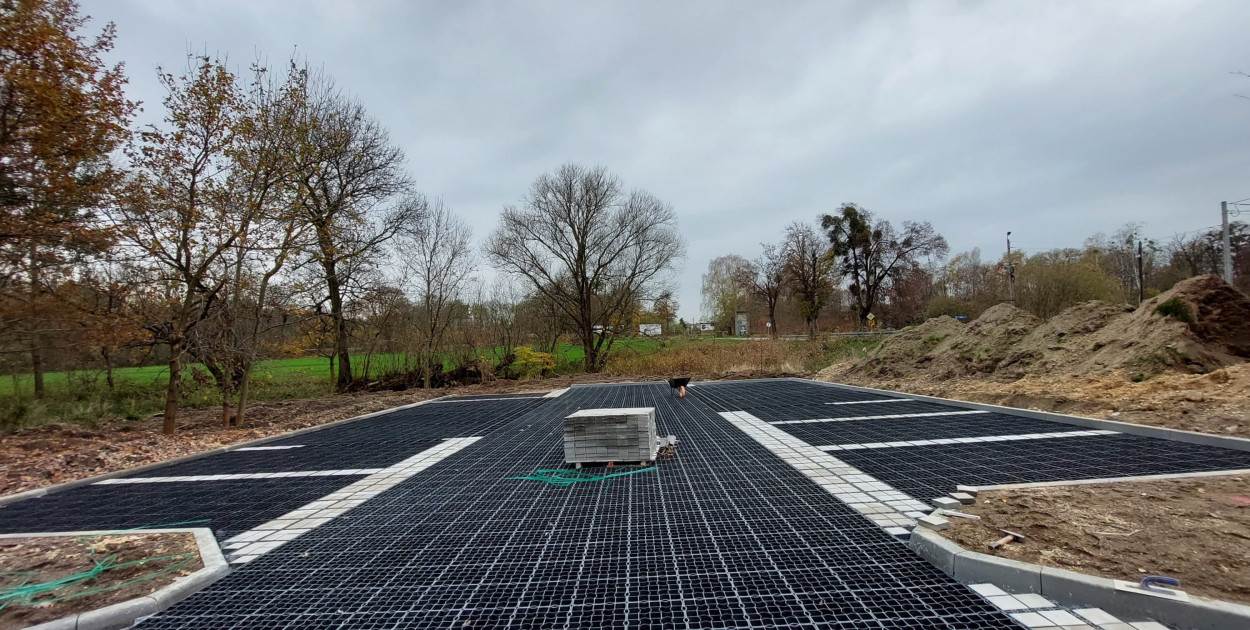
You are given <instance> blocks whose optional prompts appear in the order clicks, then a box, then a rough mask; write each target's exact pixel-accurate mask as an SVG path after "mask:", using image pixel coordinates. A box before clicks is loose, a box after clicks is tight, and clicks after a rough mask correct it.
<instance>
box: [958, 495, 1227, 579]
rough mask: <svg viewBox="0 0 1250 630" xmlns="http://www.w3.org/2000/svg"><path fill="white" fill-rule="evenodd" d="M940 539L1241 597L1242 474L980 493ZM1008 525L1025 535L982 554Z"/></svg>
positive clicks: (1036, 561) (1037, 560) (1054, 563)
mask: <svg viewBox="0 0 1250 630" xmlns="http://www.w3.org/2000/svg"><path fill="white" fill-rule="evenodd" d="M961 511H963V512H967V513H970V514H976V515H978V516H980V517H981V520H979V521H973V520H968V519H962V518H954V517H952V518H950V519H949V520H950V522H951V527H950V529H947V530H945V531H943V532H942V534H943V535H944V536H946V537H947V538H950V539H951V540H953V541H955V542H957V543H959V544H960V545H962V546H963V547H964V548H966V549H970V550H972V551H978V552H981V553H992V554H994V555H997V556H1001V557H1004V558H1010V559H1012V560H1020V561H1023V562H1031V563H1034V564H1042V565H1046V566H1051V567H1057V568H1061V569H1068V570H1071V571H1077V572H1079V573H1088V574H1093V575H1099V576H1102V577H1106V578H1113V579H1118V580H1127V581H1130V582H1136V581H1138V580H1140V579H1141V578H1142V576H1144V575H1147V574H1150V575H1167V576H1170V577H1174V578H1177V579H1179V580H1180V582H1181V589H1183V590H1185V591H1186V592H1188V593H1190V594H1191V595H1203V596H1206V597H1213V598H1216V599H1222V600H1227V601H1233V602H1239V603H1243V604H1250V476H1247V475H1241V476H1230V477H1202V478H1195V479H1177V480H1171V481H1151V482H1138V483H1115V484H1092V485H1073V486H1059V487H1051V488H1032V489H1027V490H1000V491H995V492H987V493H983V494H981V495H980V496H978V497H977V502H976V504H975V505H968V506H965V507H964V509H962V510H961ZM1003 529H1008V530H1011V531H1014V532H1019V533H1021V534H1024V535H1025V542H1024V543H1021V544H1009V545H1005V546H1003V547H1000V548H998V549H997V550H994V551H991V550H990V549H988V548H987V546H986V545H987V543H989V542H990V541H992V540H996V539H998V538H1000V537H1001V536H1002V534H1000V533H999V531H1000V530H1003Z"/></svg>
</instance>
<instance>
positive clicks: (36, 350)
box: [30, 336, 43, 398]
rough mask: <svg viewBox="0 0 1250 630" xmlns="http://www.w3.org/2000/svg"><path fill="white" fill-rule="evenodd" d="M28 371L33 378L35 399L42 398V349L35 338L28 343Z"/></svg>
mask: <svg viewBox="0 0 1250 630" xmlns="http://www.w3.org/2000/svg"><path fill="white" fill-rule="evenodd" d="M30 369H31V371H32V372H33V373H34V377H35V398H43V348H40V347H39V340H38V338H37V336H36V337H32V338H31V341H30Z"/></svg>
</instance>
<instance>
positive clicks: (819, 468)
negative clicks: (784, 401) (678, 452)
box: [720, 411, 931, 530]
mask: <svg viewBox="0 0 1250 630" xmlns="http://www.w3.org/2000/svg"><path fill="white" fill-rule="evenodd" d="M720 415H721V417H723V418H725V419H726V420H728V421H729V422H730V424H733V425H734V426H736V427H738V428H739V429H741V430H742V432H743V433H746V434H747V435H748V436H750V437H751V438H752V439H754V440H755V441H756V442H759V443H760V444H761V445H762V446H763V447H764V448H766V449H768V450H769V451H771V452H772V453H773V454H774V455H776V456H778V457H780V458H781V459H782V460H783V461H785V462H786V463H788V464H790V465H791V466H793V467H794V468H795V469H797V470H798V471H799V472H801V473H803V474H804V475H806V476H807V477H808V478H809V479H811V480H812V481H815V482H816V483H817V484H819V485H820V486H821V487H822V488H824V489H825V491H827V492H828V493H829V494H832V495H833V496H834V497H836V498H837V499H838V500H840V501H842V502H843V503H845V504H847V505H848V506H850V507H851V508H852V509H854V510H855V511H857V512H859V513H860V514H863V515H864V517H865V518H867V519H869V520H871V521H872V522H874V523H876V524H877V525H879V526H881V527H882V528H886V529H887V530H888V528H891V527H915V525H916V521H915V519H916V517H915V516H914V515H915V514H920V515H921V516H923V515H924V513H927V512H928V511H930V509H931V508H930V507H929V506H928V505H926V504H924V503H921V502H920V501H917V500H916V499H914V498H913V497H911V496H908V495H907V494H905V493H903V492H900V491H898V490H897V489H895V488H894V487H892V486H890V484H887V483H885V482H883V481H881V480H880V479H877V478H876V477H873V476H872V475H869V474H866V473H865V472H864V471H862V470H860V469H858V468H855V467H854V466H851V465H850V464H848V463H846V462H844V461H842V460H840V459H838V458H836V457H834V456H832V455H830V454H828V453H826V452H824V451H822V450H820V449H818V448H816V447H814V446H812V445H811V444H808V443H807V442H804V441H803V440H800V439H799V438H796V437H794V436H792V435H790V434H789V433H786V432H785V431H783V430H781V429H780V428H778V427H776V426H773V425H774V424H777V423H768V422H765V421H763V420H760V419H759V418H756V417H755V416H753V415H751V414H749V413H747V412H745V411H725V412H721V414H720Z"/></svg>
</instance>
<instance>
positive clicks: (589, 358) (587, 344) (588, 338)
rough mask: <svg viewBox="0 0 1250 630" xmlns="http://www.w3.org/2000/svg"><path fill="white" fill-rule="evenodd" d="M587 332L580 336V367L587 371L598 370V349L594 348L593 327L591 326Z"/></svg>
mask: <svg viewBox="0 0 1250 630" xmlns="http://www.w3.org/2000/svg"><path fill="white" fill-rule="evenodd" d="M587 333H588V334H586V335H583V336H582V354H583V355H584V356H583V357H582V369H583V370H585V371H587V372H598V371H599V351H598V349H596V348H595V340H594V335H595V329H594V327H591V328H590V330H588V331H587Z"/></svg>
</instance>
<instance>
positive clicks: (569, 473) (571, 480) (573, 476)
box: [508, 466, 658, 488]
mask: <svg viewBox="0 0 1250 630" xmlns="http://www.w3.org/2000/svg"><path fill="white" fill-rule="evenodd" d="M657 468H658V467H656V466H651V467H648V468H643V469H641V470H631V471H629V472H620V473H613V474H611V475H592V474H590V473H584V472H581V471H577V470H566V469H563V468H555V469H543V470H537V471H534V474H532V475H526V476H525V477H508V479H518V480H521V481H541V482H543V483H548V484H551V485H553V486H556V487H557V488H567V487H569V486H571V485H573V484H575V483H582V482H584V481H603V480H605V479H612V478H613V477H624V476H625V475H636V474H638V473H643V472H648V471H651V470H656V469H657Z"/></svg>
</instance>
